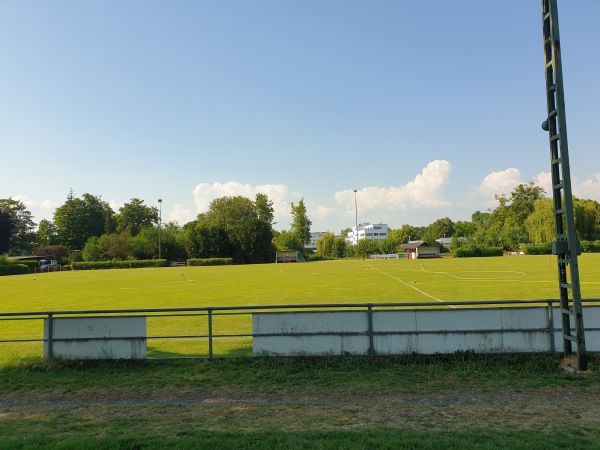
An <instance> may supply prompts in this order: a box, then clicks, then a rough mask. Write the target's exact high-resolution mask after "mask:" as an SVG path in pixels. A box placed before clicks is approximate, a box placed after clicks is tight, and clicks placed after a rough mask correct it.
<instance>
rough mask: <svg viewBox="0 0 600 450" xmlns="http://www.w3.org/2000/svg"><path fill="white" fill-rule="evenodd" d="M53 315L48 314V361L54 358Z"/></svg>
mask: <svg viewBox="0 0 600 450" xmlns="http://www.w3.org/2000/svg"><path fill="white" fill-rule="evenodd" d="M52 340H53V338H52V313H48V359H52V358H53V357H54V355H53V352H52Z"/></svg>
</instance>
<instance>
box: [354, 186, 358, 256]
mask: <svg viewBox="0 0 600 450" xmlns="http://www.w3.org/2000/svg"><path fill="white" fill-rule="evenodd" d="M354 225H355V229H356V243H357V244H358V204H357V203H356V189H354Z"/></svg>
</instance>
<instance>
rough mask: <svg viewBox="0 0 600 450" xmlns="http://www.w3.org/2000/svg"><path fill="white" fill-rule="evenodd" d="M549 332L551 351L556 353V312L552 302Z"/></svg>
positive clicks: (550, 303) (549, 314) (550, 304)
mask: <svg viewBox="0 0 600 450" xmlns="http://www.w3.org/2000/svg"><path fill="white" fill-rule="evenodd" d="M548 332H549V333H550V351H551V352H552V353H556V343H555V342H554V311H553V310H552V301H551V300H548Z"/></svg>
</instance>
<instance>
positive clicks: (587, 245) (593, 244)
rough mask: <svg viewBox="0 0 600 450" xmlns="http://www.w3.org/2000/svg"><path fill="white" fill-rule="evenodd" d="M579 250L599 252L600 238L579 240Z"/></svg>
mask: <svg viewBox="0 0 600 450" xmlns="http://www.w3.org/2000/svg"><path fill="white" fill-rule="evenodd" d="M581 251H582V252H583V253H600V240H598V241H581Z"/></svg>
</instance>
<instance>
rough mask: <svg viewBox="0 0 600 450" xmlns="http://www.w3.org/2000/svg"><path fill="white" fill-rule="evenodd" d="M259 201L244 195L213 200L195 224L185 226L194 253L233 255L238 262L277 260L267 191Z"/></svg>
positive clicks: (188, 249)
mask: <svg viewBox="0 0 600 450" xmlns="http://www.w3.org/2000/svg"><path fill="white" fill-rule="evenodd" d="M256 200H257V202H253V201H252V200H250V199H248V198H245V197H242V196H240V195H238V196H235V197H221V198H217V199H215V200H213V201H212V202H211V203H210V205H209V209H208V211H206V212H205V213H202V214H199V215H198V218H197V219H196V221H195V222H196V223H195V224H192V225H188V224H186V226H185V227H184V234H185V245H186V250H187V251H188V253H189V254H190V256H192V255H198V256H201V255H202V256H201V257H211V256H213V255H214V253H217V254H218V255H214V256H231V257H232V258H233V260H234V262H238V263H262V262H268V261H273V259H274V254H273V245H272V242H273V228H272V227H271V221H272V219H273V215H272V203H271V202H270V201H269V199H268V197H267V196H266V195H264V194H259V195H257V197H256ZM223 233H224V234H225V237H226V240H225V239H223V237H224V235H223ZM225 242H226V243H227V244H225ZM225 252H227V253H226V255H224V254H223V253H225ZM204 255H211V256H204Z"/></svg>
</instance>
